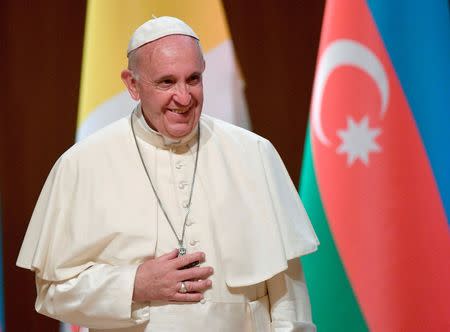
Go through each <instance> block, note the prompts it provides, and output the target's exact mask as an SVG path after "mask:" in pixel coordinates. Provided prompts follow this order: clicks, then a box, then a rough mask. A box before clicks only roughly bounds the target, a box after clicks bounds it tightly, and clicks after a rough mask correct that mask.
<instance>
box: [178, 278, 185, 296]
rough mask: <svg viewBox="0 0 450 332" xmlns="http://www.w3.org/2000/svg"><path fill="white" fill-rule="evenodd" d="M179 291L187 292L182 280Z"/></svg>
mask: <svg viewBox="0 0 450 332" xmlns="http://www.w3.org/2000/svg"><path fill="white" fill-rule="evenodd" d="M179 292H180V293H182V294H184V293H187V288H186V284H185V283H184V282H183V281H182V282H181V286H180V290H179Z"/></svg>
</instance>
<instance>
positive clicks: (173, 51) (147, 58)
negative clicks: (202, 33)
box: [129, 35, 204, 64]
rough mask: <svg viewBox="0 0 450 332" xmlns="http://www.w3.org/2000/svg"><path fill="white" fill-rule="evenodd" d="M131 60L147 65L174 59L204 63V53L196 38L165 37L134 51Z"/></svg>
mask: <svg viewBox="0 0 450 332" xmlns="http://www.w3.org/2000/svg"><path fill="white" fill-rule="evenodd" d="M129 58H130V59H131V58H136V60H138V59H139V60H138V62H140V63H142V64H145V63H149V62H159V61H160V60H162V59H166V58H172V59H179V61H191V62H197V61H198V62H199V63H203V61H204V60H203V53H202V50H201V47H200V44H199V41H198V40H197V39H196V38H192V37H190V36H185V35H170V36H165V37H162V38H160V39H157V40H155V41H152V42H150V43H147V44H145V45H143V46H141V47H139V48H138V49H136V50H134V51H132V52H131V53H130V55H129Z"/></svg>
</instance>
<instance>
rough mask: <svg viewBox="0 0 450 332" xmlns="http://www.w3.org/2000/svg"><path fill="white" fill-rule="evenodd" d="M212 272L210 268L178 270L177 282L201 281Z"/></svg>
mask: <svg viewBox="0 0 450 332" xmlns="http://www.w3.org/2000/svg"><path fill="white" fill-rule="evenodd" d="M213 273H214V270H213V268H212V267H210V266H207V267H192V268H190V269H186V270H179V271H178V273H177V274H176V278H177V279H178V280H203V279H205V280H206V279H208V278H209V277H210V276H211V275H212V274H213Z"/></svg>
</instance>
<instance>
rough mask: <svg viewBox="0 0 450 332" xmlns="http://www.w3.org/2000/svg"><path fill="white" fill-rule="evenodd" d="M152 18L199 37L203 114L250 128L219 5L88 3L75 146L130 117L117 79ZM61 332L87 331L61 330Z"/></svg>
mask: <svg viewBox="0 0 450 332" xmlns="http://www.w3.org/2000/svg"><path fill="white" fill-rule="evenodd" d="M152 16H155V17H159V16H174V17H177V18H179V19H181V20H183V21H185V22H186V23H187V24H189V25H190V26H191V27H192V28H193V29H194V31H195V32H196V33H197V35H198V36H199V37H200V44H201V46H202V50H203V52H204V57H205V61H206V70H205V73H204V76H203V82H204V104H203V112H204V113H206V114H209V115H212V116H214V117H217V118H220V119H222V120H225V121H227V122H230V123H233V124H236V125H238V126H241V127H244V128H249V127H250V123H249V118H248V113H247V109H246V103H245V99H244V93H243V88H244V84H243V80H242V79H241V77H240V73H239V71H238V67H237V65H236V61H235V55H234V50H233V43H232V41H231V37H230V33H229V30H228V26H227V22H226V17H225V13H224V10H223V7H222V3H221V1H220V0H190V1H185V0H130V1H121V0H90V1H88V4H87V13H86V27H85V41H84V50H83V65H82V73H81V86H80V101H79V107H78V124H77V141H78V140H81V139H83V138H84V137H86V136H88V135H90V134H92V133H93V132H95V131H96V130H98V129H100V128H102V127H104V126H106V125H107V124H109V123H111V122H113V121H115V120H118V119H120V118H121V117H124V116H127V115H128V114H130V113H131V111H132V109H133V107H134V106H135V104H136V102H135V101H134V100H132V99H131V97H130V96H129V94H128V91H127V90H126V88H125V86H124V84H123V83H122V81H121V79H120V73H121V71H122V70H123V69H125V68H126V66H127V57H126V50H127V45H128V41H129V38H130V37H131V35H132V33H133V32H134V30H135V29H136V28H137V27H138V26H140V25H141V24H142V23H144V22H145V21H147V20H149V19H151V18H152ZM61 331H87V329H85V328H80V327H76V326H71V325H69V324H62V325H61Z"/></svg>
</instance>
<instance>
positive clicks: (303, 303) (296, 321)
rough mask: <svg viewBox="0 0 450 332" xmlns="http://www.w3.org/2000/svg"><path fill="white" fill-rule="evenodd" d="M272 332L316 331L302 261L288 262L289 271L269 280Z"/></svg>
mask: <svg viewBox="0 0 450 332" xmlns="http://www.w3.org/2000/svg"><path fill="white" fill-rule="evenodd" d="M266 283H267V290H268V293H269V301H270V308H271V309H270V311H271V312H270V314H271V318H272V323H271V324H272V331H275V332H294V331H295V332H315V331H316V326H315V325H314V323H313V322H312V318H311V306H310V303H309V296H308V290H307V288H306V283H305V279H304V276H303V271H302V268H301V264H300V260H299V259H298V258H296V259H292V260H290V261H289V262H288V269H287V270H286V271H284V272H280V273H278V274H277V275H275V276H274V277H273V278H271V279H269V280H267V282H266Z"/></svg>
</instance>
